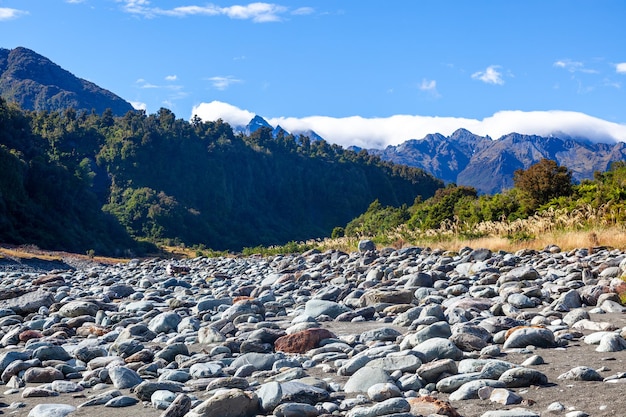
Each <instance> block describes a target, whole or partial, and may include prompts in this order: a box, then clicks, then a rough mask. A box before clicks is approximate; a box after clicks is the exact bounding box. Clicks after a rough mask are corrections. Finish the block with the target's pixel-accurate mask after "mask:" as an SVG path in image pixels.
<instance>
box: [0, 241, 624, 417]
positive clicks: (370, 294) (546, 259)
mask: <svg viewBox="0 0 626 417" xmlns="http://www.w3.org/2000/svg"><path fill="white" fill-rule="evenodd" d="M625 272H626V253H625V252H622V251H620V250H616V249H610V248H600V247H599V248H585V249H578V250H572V251H569V252H564V251H561V250H560V249H559V248H558V247H556V246H550V247H548V248H546V249H545V250H543V251H532V250H523V251H520V252H517V253H506V252H492V251H490V250H488V249H480V248H478V249H472V248H462V249H460V250H459V251H458V252H445V251H442V250H436V249H430V248H419V247H407V248H403V249H392V248H382V249H377V248H376V247H375V246H374V245H373V243H372V242H370V241H362V242H360V244H359V251H355V252H353V253H344V252H340V251H328V252H324V253H320V252H318V251H309V252H307V253H304V254H296V255H282V256H275V257H272V258H262V257H222V258H196V259H189V260H164V259H146V260H138V259H134V260H131V261H130V262H127V263H119V264H98V263H95V262H87V261H82V262H70V261H69V260H68V261H67V262H60V261H56V262H51V263H46V262H30V263H28V262H17V261H11V260H9V259H0V380H1V384H2V386H0V413H3V414H6V415H15V416H29V417H63V416H71V417H74V416H94V415H116V416H118V415H119V416H129V417H130V416H132V417H140V416H162V417H182V416H187V417H209V416H211V417H236V416H237V417H246V416H250V417H252V416H277V417H281V416H284V417H291V416H294V417H299V416H305V417H307V416H311V417H316V416H346V417H377V416H394V417H410V416H449V417H455V416H464V417H474V416H476V417H507V416H508V417H534V416H564V417H583V416H620V415H626V396H625V395H624V391H625V389H626V385H624V384H625V383H626V364H625V359H626V353H625V352H626V340H625V337H626V315H625V314H624V312H625V311H626V307H624V306H623V302H624V301H626V281H625V280H623V279H622V276H626V274H625Z"/></svg>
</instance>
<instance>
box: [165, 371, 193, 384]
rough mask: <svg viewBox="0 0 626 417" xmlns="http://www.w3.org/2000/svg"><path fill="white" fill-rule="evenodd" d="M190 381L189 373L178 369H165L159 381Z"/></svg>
mask: <svg viewBox="0 0 626 417" xmlns="http://www.w3.org/2000/svg"><path fill="white" fill-rule="evenodd" d="M190 379H191V375H190V373H189V372H187V371H182V370H178V369H165V370H163V373H162V374H161V375H160V376H159V381H176V382H187V381H189V380H190Z"/></svg>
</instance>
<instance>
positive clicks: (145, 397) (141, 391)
mask: <svg viewBox="0 0 626 417" xmlns="http://www.w3.org/2000/svg"><path fill="white" fill-rule="evenodd" d="M183 387H184V385H183V384H181V383H180V382H172V381H167V382H165V381H164V382H152V381H143V382H142V383H140V384H139V385H136V386H135V387H134V388H133V389H132V391H133V392H134V393H135V395H136V396H137V398H139V399H140V400H141V401H150V399H151V398H152V394H154V392H155V391H158V390H166V391H172V392H181V391H182V390H183Z"/></svg>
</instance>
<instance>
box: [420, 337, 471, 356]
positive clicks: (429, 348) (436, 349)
mask: <svg viewBox="0 0 626 417" xmlns="http://www.w3.org/2000/svg"><path fill="white" fill-rule="evenodd" d="M413 350H414V351H415V352H419V353H421V354H422V355H423V356H424V361H425V362H430V361H432V360H435V359H446V358H447V359H453V360H455V361H458V360H461V359H462V358H463V351H461V349H459V348H458V347H457V346H456V345H455V344H454V343H452V341H450V340H448V339H444V338H442V337H435V338H432V339H429V340H426V341H424V342H422V343H420V344H419V345H417V346H415V347H414V348H413Z"/></svg>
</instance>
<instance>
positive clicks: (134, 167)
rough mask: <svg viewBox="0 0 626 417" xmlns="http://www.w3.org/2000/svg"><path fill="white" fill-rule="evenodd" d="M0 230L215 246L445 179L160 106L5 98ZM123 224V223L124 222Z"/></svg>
mask: <svg viewBox="0 0 626 417" xmlns="http://www.w3.org/2000/svg"><path fill="white" fill-rule="evenodd" d="M1 104H2V106H1V109H0V111H1V112H2V114H1V115H0V158H2V163H1V164H0V171H1V172H0V192H1V195H0V216H1V219H0V221H1V222H2V227H0V241H4V242H13V243H34V244H37V245H40V246H42V247H47V248H54V249H71V250H89V249H94V250H96V251H99V252H115V251H117V252H119V251H123V250H126V249H131V250H133V249H134V250H136V249H137V245H136V244H134V243H133V242H132V241H129V239H128V236H130V237H132V238H133V239H135V240H142V241H150V242H170V243H184V244H186V245H203V246H205V247H208V248H212V249H220V250H221V249H230V250H239V249H241V248H243V247H246V246H256V245H260V244H261V245H270V244H281V243H286V242H288V241H292V240H301V239H309V238H317V237H324V236H328V235H330V232H331V230H332V229H333V227H335V226H338V225H342V224H346V223H347V222H348V221H349V220H351V219H352V218H354V217H355V216H357V215H358V214H360V213H362V212H363V211H364V210H365V209H366V208H367V207H368V206H369V204H370V203H371V202H372V201H374V200H376V199H378V200H379V201H380V202H381V203H383V204H388V205H402V204H410V203H412V202H413V201H414V199H415V198H416V197H418V196H419V197H420V198H423V199H425V198H428V197H430V196H432V195H433V194H434V192H435V190H436V189H438V188H440V187H441V186H442V182H441V181H440V180H437V179H435V178H434V177H432V176H430V175H428V174H425V173H424V171H422V170H420V169H416V168H408V167H406V166H401V165H394V164H392V163H388V162H382V161H381V160H380V159H379V158H378V157H373V156H370V155H368V154H367V152H364V151H363V152H360V153H355V152H352V151H347V150H344V149H343V148H341V147H339V146H336V145H330V144H328V143H327V142H325V141H313V142H312V141H310V140H308V138H306V137H298V138H296V137H294V136H291V135H279V136H278V138H273V137H272V132H271V130H270V129H259V130H257V131H256V132H254V133H253V134H251V135H250V136H244V135H235V134H234V133H233V131H232V129H231V127H230V126H229V125H228V124H226V123H223V122H221V121H216V122H203V121H201V120H199V119H198V118H194V119H193V120H192V121H191V123H189V122H186V121H184V120H182V119H176V117H175V115H174V114H173V113H172V112H171V111H169V110H167V109H161V110H160V111H159V112H158V113H156V114H151V115H146V114H145V113H143V112H128V113H127V114H126V115H125V116H123V117H119V118H116V117H113V115H112V113H111V112H110V111H106V112H104V113H103V114H102V115H97V114H94V113H86V112H78V113H77V112H75V111H74V110H71V109H69V110H65V111H63V112H51V113H49V112H24V111H22V110H20V109H18V108H16V107H12V105H7V104H6V103H5V102H4V101H3V102H2V103H1ZM120 226H121V227H120Z"/></svg>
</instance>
